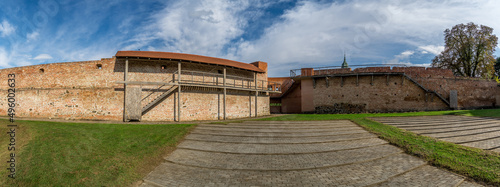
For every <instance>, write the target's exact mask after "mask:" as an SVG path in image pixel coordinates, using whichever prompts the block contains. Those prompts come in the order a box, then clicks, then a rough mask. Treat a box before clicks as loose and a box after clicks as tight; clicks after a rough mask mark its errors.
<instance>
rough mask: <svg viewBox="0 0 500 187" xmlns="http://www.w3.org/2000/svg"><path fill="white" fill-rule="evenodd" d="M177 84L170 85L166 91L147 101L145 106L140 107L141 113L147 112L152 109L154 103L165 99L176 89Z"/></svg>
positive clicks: (156, 103)
mask: <svg viewBox="0 0 500 187" xmlns="http://www.w3.org/2000/svg"><path fill="white" fill-rule="evenodd" d="M178 87H179V86H177V85H176V86H172V87H171V88H170V89H168V90H167V91H166V92H164V93H163V94H161V95H159V96H158V97H156V98H155V99H154V100H153V101H151V102H149V103H148V104H147V105H146V106H144V107H143V108H142V115H144V114H146V113H148V112H149V111H150V110H151V109H153V108H154V107H155V106H156V105H158V104H159V103H161V102H162V101H163V100H165V99H166V98H167V97H168V96H170V95H171V94H172V93H173V92H174V91H175V90H177V88H178Z"/></svg>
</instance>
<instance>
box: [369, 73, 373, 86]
mask: <svg viewBox="0 0 500 187" xmlns="http://www.w3.org/2000/svg"><path fill="white" fill-rule="evenodd" d="M370 85H372V86H373V74H372V81H371V82H370Z"/></svg>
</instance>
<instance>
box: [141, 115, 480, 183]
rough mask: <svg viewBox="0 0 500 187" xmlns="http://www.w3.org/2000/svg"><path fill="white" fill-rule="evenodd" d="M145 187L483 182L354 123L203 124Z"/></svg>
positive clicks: (178, 148)
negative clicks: (437, 164)
mask: <svg viewBox="0 0 500 187" xmlns="http://www.w3.org/2000/svg"><path fill="white" fill-rule="evenodd" d="M165 159H166V160H165V162H164V163H162V164H161V165H160V166H158V167H157V168H156V169H155V170H154V171H152V172H151V173H150V174H149V175H148V176H147V177H146V178H145V179H144V182H143V183H142V184H141V186H143V187H146V186H479V185H478V184H475V183H472V182H468V181H465V180H464V179H465V178H464V177H462V176H459V175H456V174H453V173H450V172H448V171H444V170H442V169H438V168H436V167H432V166H429V165H428V164H426V163H425V162H424V161H423V160H421V159H419V158H416V157H413V156H410V155H407V154H405V153H403V151H402V150H401V149H399V148H397V147H395V146H392V145H389V144H388V143H387V142H386V141H384V140H381V139H379V138H377V137H376V136H375V135H373V134H370V133H369V132H367V131H365V130H364V129H363V128H361V127H359V126H357V125H356V124H354V123H352V122H350V121H321V122H257V121H248V122H244V123H232V124H228V125H215V124H203V125H199V126H198V127H196V129H194V130H193V132H192V133H191V134H190V135H188V136H187V137H186V139H185V140H184V141H183V142H182V143H181V144H180V145H179V146H178V147H177V150H176V151H174V152H173V153H172V154H171V155H169V156H168V157H166V158H165Z"/></svg>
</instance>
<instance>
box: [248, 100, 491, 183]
mask: <svg viewBox="0 0 500 187" xmlns="http://www.w3.org/2000/svg"><path fill="white" fill-rule="evenodd" d="M429 115H467V116H483V117H500V109H489V110H461V111H432V112H410V113H388V114H294V115H285V116H279V117H272V118H265V119H258V120H273V121H274V120H277V121H308V120H339V119H346V120H351V121H353V122H355V123H357V124H359V125H361V126H363V127H364V128H365V129H367V130H368V131H370V132H372V133H375V134H377V135H378V136H379V137H380V138H382V139H385V140H387V141H388V142H390V143H391V144H393V145H397V146H399V147H401V148H402V149H403V150H405V152H406V153H408V154H411V155H415V156H418V157H420V158H422V159H424V160H426V161H427V162H429V163H430V164H432V165H435V166H439V167H442V168H446V169H449V170H452V171H454V172H456V173H459V174H462V175H465V176H468V177H471V178H473V179H475V180H478V181H483V182H485V183H487V184H490V185H494V186H500V154H498V153H495V152H492V151H485V150H482V149H477V148H470V147H465V146H461V145H456V144H453V143H449V142H444V141H440V140H437V139H435V138H431V137H427V136H421V135H417V134H415V133H413V132H410V131H406V130H402V129H399V128H396V127H393V126H389V125H385V124H382V123H378V122H375V121H372V120H369V119H367V117H390V116H429Z"/></svg>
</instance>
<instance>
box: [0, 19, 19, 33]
mask: <svg viewBox="0 0 500 187" xmlns="http://www.w3.org/2000/svg"><path fill="white" fill-rule="evenodd" d="M15 30H16V29H15V28H14V26H12V25H10V23H9V22H8V21H7V20H3V21H2V23H1V24H0V35H2V36H8V35H10V34H12V33H14V31H15Z"/></svg>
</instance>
